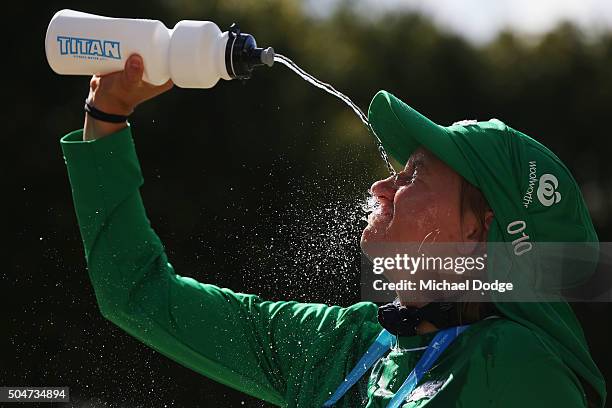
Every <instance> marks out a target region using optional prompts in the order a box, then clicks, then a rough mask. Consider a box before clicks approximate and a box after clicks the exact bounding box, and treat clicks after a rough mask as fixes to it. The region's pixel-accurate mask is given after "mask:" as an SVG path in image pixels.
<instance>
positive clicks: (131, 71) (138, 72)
mask: <svg viewBox="0 0 612 408" xmlns="http://www.w3.org/2000/svg"><path fill="white" fill-rule="evenodd" d="M143 71H144V64H143V62H142V57H141V56H140V55H131V56H130V57H129V58H128V60H127V61H126V64H125V79H126V81H127V82H128V83H129V84H138V83H139V82H140V80H141V79H142V73H143Z"/></svg>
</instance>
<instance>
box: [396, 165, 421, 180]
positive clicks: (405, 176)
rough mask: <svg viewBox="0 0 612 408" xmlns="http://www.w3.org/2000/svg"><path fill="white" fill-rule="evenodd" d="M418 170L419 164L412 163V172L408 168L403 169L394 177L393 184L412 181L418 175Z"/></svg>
mask: <svg viewBox="0 0 612 408" xmlns="http://www.w3.org/2000/svg"><path fill="white" fill-rule="evenodd" d="M418 170H419V165H418V164H414V166H413V167H412V173H410V172H409V171H408V170H404V171H401V172H399V173H397V176H396V177H395V184H397V185H407V184H412V183H414V182H415V180H416V178H417V175H418Z"/></svg>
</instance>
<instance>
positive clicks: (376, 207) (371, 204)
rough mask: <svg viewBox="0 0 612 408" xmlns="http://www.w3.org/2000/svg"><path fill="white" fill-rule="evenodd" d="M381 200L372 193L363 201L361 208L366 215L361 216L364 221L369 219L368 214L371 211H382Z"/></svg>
mask: <svg viewBox="0 0 612 408" xmlns="http://www.w3.org/2000/svg"><path fill="white" fill-rule="evenodd" d="M380 208H381V207H380V201H378V200H377V199H376V197H374V196H372V195H370V196H368V197H367V198H366V199H365V200H364V201H363V202H362V203H361V210H362V211H363V213H364V215H363V216H362V217H361V219H362V220H363V221H368V216H369V215H370V214H371V213H374V214H376V213H377V212H378V211H380Z"/></svg>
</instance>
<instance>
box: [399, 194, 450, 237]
mask: <svg viewBox="0 0 612 408" xmlns="http://www.w3.org/2000/svg"><path fill="white" fill-rule="evenodd" d="M409 190H410V189H408V188H407V189H405V190H403V191H398V193H397V196H396V199H395V213H394V223H398V224H402V226H404V227H410V228H414V229H416V230H419V231H425V230H429V229H431V228H433V227H434V226H435V225H436V224H437V222H436V221H437V220H438V218H439V215H440V214H439V208H438V206H437V205H435V203H436V201H435V197H433V196H432V195H431V194H416V193H415V194H411V191H409Z"/></svg>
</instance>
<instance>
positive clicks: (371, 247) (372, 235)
mask: <svg viewBox="0 0 612 408" xmlns="http://www.w3.org/2000/svg"><path fill="white" fill-rule="evenodd" d="M388 226H389V223H379V222H374V223H370V224H368V225H367V226H366V227H365V228H364V230H363V232H362V233H361V240H360V246H361V251H362V252H363V253H364V254H365V255H366V256H367V257H368V258H370V259H372V258H373V257H374V256H377V255H375V254H374V252H375V248H376V247H377V245H376V244H381V243H384V242H387V241H388V240H389V239H388V237H387V228H388ZM379 250H380V248H379Z"/></svg>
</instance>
